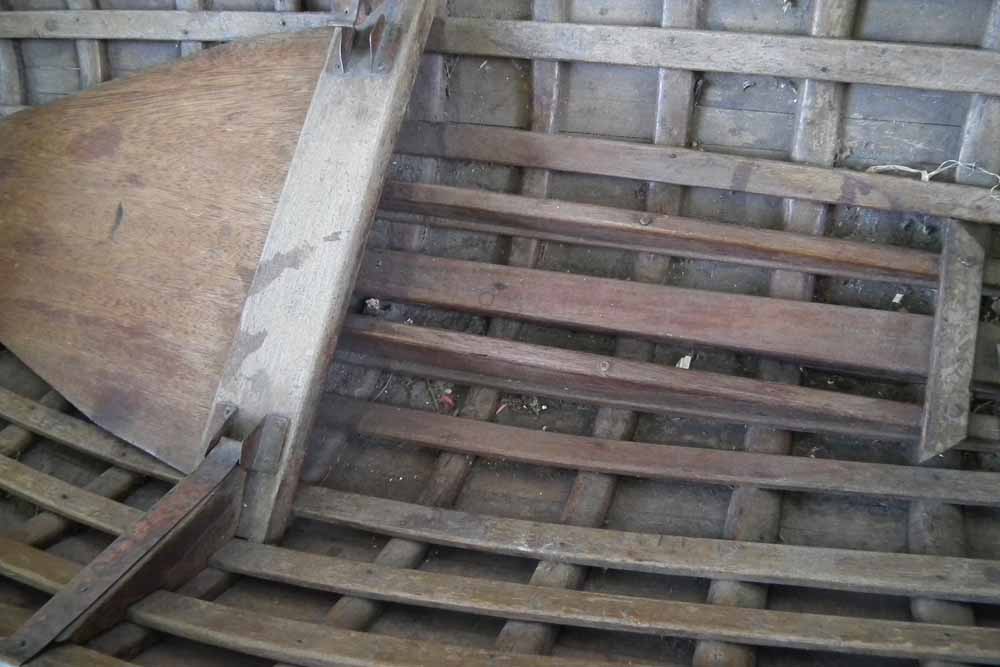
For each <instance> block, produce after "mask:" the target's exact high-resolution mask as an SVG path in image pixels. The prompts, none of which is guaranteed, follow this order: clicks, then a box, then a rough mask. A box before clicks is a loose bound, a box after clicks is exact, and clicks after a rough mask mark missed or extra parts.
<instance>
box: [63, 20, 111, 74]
mask: <svg viewBox="0 0 1000 667" xmlns="http://www.w3.org/2000/svg"><path fill="white" fill-rule="evenodd" d="M66 8H67V9H69V10H72V11H94V10H97V9H100V7H99V6H98V4H97V0H66ZM76 60H77V64H78V65H79V67H80V90H86V89H88V88H93V87H94V86H96V85H97V84H99V83H103V82H105V81H107V80H108V79H110V78H111V63H110V62H108V51H107V48H106V45H105V44H104V43H103V42H101V41H100V40H97V39H78V40H76Z"/></svg>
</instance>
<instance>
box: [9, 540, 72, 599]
mask: <svg viewBox="0 0 1000 667" xmlns="http://www.w3.org/2000/svg"><path fill="white" fill-rule="evenodd" d="M79 571H80V565H78V564H77V563H74V562H73V561H69V560H66V559H65V558H60V557H59V556H53V555H52V554H50V553H47V552H45V551H42V550H41V549H36V548H34V547H29V546H28V545H26V544H22V543H21V542H15V541H14V540H9V539H6V538H3V537H0V576H3V577H7V578H8V579H13V580H14V581H17V582H20V583H22V584H24V585H26V586H31V587H32V588H36V589H38V590H40V591H44V592H45V593H55V592H56V591H58V590H60V589H61V588H62V587H63V586H65V585H66V584H68V583H69V581H70V580H71V579H72V578H73V577H75V576H76V573H77V572H79Z"/></svg>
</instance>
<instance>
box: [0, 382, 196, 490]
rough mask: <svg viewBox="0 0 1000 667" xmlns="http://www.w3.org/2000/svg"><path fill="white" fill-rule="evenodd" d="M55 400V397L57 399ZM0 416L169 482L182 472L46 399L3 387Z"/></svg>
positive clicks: (125, 466)
mask: <svg viewBox="0 0 1000 667" xmlns="http://www.w3.org/2000/svg"><path fill="white" fill-rule="evenodd" d="M53 400H54V399H53ZM0 417H2V418H3V419H6V420H7V421H9V422H12V423H13V424H16V425H17V426H18V427H20V428H23V429H25V430H27V431H31V432H32V433H35V434H37V435H40V436H42V437H44V438H47V439H49V440H52V441H53V442H58V443H59V444H62V445H66V446H67V447H71V448H73V449H75V450H77V451H80V452H83V453H85V454H89V455H91V456H94V457H96V458H98V459H101V460H102V461H107V462H108V463H113V464H115V465H117V466H119V467H121V468H126V469H128V470H131V471H132V472H136V473H139V474H141V475H147V476H150V477H156V478H157V479H162V480H164V481H167V482H176V481H177V480H179V479H180V478H181V475H180V473H178V472H177V471H176V470H173V469H172V468H170V467H169V466H166V465H164V464H162V463H160V462H159V461H157V460H156V459H154V458H153V457H151V456H149V455H148V454H145V453H143V452H139V451H136V450H135V449H134V448H132V447H130V446H129V445H128V444H126V443H124V442H122V441H120V440H118V439H117V438H115V437H113V436H112V435H110V434H109V433H107V432H106V431H104V430H102V429H100V428H98V427H96V426H94V425H93V424H88V423H87V422H85V421H83V420H80V419H77V418H76V417H70V416H69V415H66V414H63V413H62V412H60V411H59V410H58V409H56V408H54V407H49V405H46V404H45V403H44V402H35V401H32V400H30V399H27V398H25V397H23V396H19V395H18V394H15V393H14V392H12V391H8V390H6V389H3V388H0Z"/></svg>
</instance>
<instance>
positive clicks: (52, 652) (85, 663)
mask: <svg viewBox="0 0 1000 667" xmlns="http://www.w3.org/2000/svg"><path fill="white" fill-rule="evenodd" d="M30 617H31V610H30V609H25V608H23V607H15V606H13V605H8V604H3V603H0V636H2V635H9V634H12V633H13V632H15V631H16V630H17V628H18V627H19V626H20V625H21V624H22V623H24V622H25V621H26V620H28V618H30ZM130 664H131V663H128V662H124V661H122V660H118V659H116V658H113V657H111V656H108V655H104V654H102V653H99V652H97V651H92V650H90V649H87V648H84V647H82V646H74V645H72V644H68V645H63V646H56V647H54V648H51V649H49V650H48V651H45V652H44V653H42V655H40V656H38V657H37V658H35V659H34V660H32V661H30V662H28V663H27V666H28V667H129V665H130Z"/></svg>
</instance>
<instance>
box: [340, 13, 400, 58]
mask: <svg viewBox="0 0 1000 667" xmlns="http://www.w3.org/2000/svg"><path fill="white" fill-rule="evenodd" d="M403 1H405V0H381V2H379V3H378V4H377V5H373V4H372V0H355V2H354V4H355V7H354V11H355V13H356V19H355V21H354V27H352V28H340V29H339V30H338V32H337V35H336V36H335V37H334V39H335V40H336V43H335V45H334V48H335V50H336V56H337V57H336V60H335V62H336V71H337V73H339V74H350V73H359V74H362V73H363V74H378V73H383V72H385V71H387V70H388V69H389V67H390V65H391V64H392V63H391V60H392V55H393V53H392V52H393V51H394V49H392V48H391V43H392V40H393V37H394V35H395V34H396V33H398V25H397V23H398V22H397V21H396V20H395V19H397V17H398V14H399V11H398V5H399V4H400V3H401V2H403ZM365 49H367V51H368V58H367V59H359V58H358V57H357V56H358V54H357V53H356V52H357V51H363V50H365ZM365 60H367V62H365Z"/></svg>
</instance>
